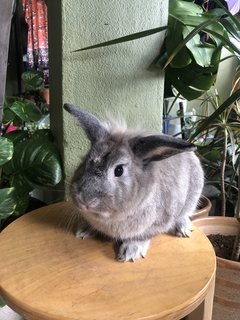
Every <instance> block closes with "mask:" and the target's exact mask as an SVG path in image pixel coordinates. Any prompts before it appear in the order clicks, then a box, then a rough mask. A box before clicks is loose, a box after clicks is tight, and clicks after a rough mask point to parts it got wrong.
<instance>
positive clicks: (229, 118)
mask: <svg viewBox="0 0 240 320" xmlns="http://www.w3.org/2000/svg"><path fill="white" fill-rule="evenodd" d="M236 96H238V97H239V94H237V95H235V97H236ZM232 97H234V96H230V99H227V100H226V101H225V102H224V103H221V101H220V97H219V95H218V94H217V93H216V94H213V93H209V94H208V96H207V98H206V99H205V100H204V103H209V104H211V106H212V108H213V109H214V110H215V112H213V114H212V115H211V116H206V117H204V116H203V117H202V118H201V119H200V120H199V121H197V122H196V123H194V124H193V127H192V128H191V131H192V134H191V136H190V140H192V141H195V143H196V144H197V146H198V152H199V153H200V155H201V157H202V163H203V165H204V168H205V174H206V182H207V183H208V184H213V185H215V186H217V187H218V189H219V190H220V191H221V202H222V203H221V215H223V216H225V214H226V203H227V201H228V203H229V204H231V205H232V206H231V207H232V210H235V212H236V211H237V205H236V204H237V199H238V176H239V163H240V146H239V142H240V118H239V117H240V112H239V106H238V105H237V103H233V102H234V101H233V100H234V98H233V99H232ZM223 107H224V110H223V111H222V112H221V113H218V111H219V109H221V108H222V109H223ZM228 209H230V208H228ZM232 210H231V211H232Z"/></svg>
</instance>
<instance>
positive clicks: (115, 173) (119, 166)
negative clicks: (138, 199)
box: [114, 165, 123, 177]
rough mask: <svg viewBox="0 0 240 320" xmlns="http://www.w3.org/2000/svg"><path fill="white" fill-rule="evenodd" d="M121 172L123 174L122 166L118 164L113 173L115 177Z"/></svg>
mask: <svg viewBox="0 0 240 320" xmlns="http://www.w3.org/2000/svg"><path fill="white" fill-rule="evenodd" d="M122 174H123V166H122V165H118V166H117V167H116V168H115V170H114V175H115V177H121V175H122Z"/></svg>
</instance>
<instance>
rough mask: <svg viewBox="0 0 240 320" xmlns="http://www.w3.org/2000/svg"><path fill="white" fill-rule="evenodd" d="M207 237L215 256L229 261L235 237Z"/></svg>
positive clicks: (218, 235) (214, 235)
mask: <svg viewBox="0 0 240 320" xmlns="http://www.w3.org/2000/svg"><path fill="white" fill-rule="evenodd" d="M207 237H208V239H209V240H210V242H211V244H212V246H213V248H214V250H215V253H216V256H218V257H219V258H224V259H228V260H231V256H232V251H233V245H234V241H235V236H230V235H229V236H226V235H222V234H210V235H208V236H207ZM239 261H240V260H239Z"/></svg>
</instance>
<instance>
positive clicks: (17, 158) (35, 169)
mask: <svg viewBox="0 0 240 320" xmlns="http://www.w3.org/2000/svg"><path fill="white" fill-rule="evenodd" d="M41 75H42V73H40V72H35V71H31V72H27V73H24V74H23V79H24V82H25V87H26V93H24V95H23V96H24V97H25V96H28V94H29V93H30V92H33V91H34V90H35V91H36V90H38V89H39V88H40V87H41V85H42V82H43V81H42V80H43V78H42V77H41ZM24 97H6V98H5V104H4V115H3V119H2V135H1V137H0V229H2V228H4V227H5V226H6V225H7V224H8V223H9V222H11V221H12V220H14V219H15V218H16V217H18V216H20V215H22V214H24V213H25V212H26V211H27V208H28V206H29V201H30V199H31V195H30V193H31V192H32V191H33V190H34V189H36V188H49V187H52V186H55V185H56V184H58V183H59V182H60V180H61V177H62V169H61V159H60V154H59V152H58V149H57V147H56V145H55V143H54V140H53V136H52V135H51V132H50V130H49V128H48V125H46V129H41V128H39V122H40V121H41V119H43V118H44V117H45V116H44V115H43V113H42V111H41V110H40V108H39V106H37V105H36V103H35V101H34V100H28V99H25V98H24ZM12 126H14V131H11V132H9V131H10V130H9V129H10V128H11V127H12Z"/></svg>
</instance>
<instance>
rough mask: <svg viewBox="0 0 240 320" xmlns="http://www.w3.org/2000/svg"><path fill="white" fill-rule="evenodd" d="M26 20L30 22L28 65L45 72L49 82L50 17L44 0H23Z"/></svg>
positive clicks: (45, 80) (46, 82) (46, 81)
mask: <svg viewBox="0 0 240 320" xmlns="http://www.w3.org/2000/svg"><path fill="white" fill-rule="evenodd" d="M22 4H23V10H24V12H25V20H26V22H27V24H28V47H27V57H28V66H29V68H31V69H35V70H41V71H43V72H44V77H45V79H44V82H45V84H48V74H49V67H48V18H47V6H46V3H45V1H44V0H22Z"/></svg>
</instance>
